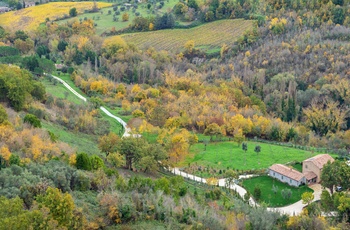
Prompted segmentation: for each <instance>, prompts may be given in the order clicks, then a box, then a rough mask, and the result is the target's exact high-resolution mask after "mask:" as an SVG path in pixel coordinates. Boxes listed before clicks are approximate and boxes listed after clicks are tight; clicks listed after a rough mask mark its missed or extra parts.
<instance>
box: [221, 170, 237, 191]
mask: <svg viewBox="0 0 350 230" xmlns="http://www.w3.org/2000/svg"><path fill="white" fill-rule="evenodd" d="M224 176H225V186H226V188H230V186H231V185H232V184H233V183H234V181H235V180H237V179H238V176H239V175H238V173H237V172H236V171H233V170H232V169H230V170H227V171H226V172H225V175H224Z"/></svg>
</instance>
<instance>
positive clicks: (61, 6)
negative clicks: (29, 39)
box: [0, 2, 112, 31]
mask: <svg viewBox="0 0 350 230" xmlns="http://www.w3.org/2000/svg"><path fill="white" fill-rule="evenodd" d="M111 5H112V4H111V3H106V2H98V3H97V6H98V7H99V8H104V7H108V6H111ZM73 7H75V8H76V9H77V11H78V14H80V13H83V12H84V10H90V9H92V7H93V2H52V3H47V4H42V5H38V6H33V7H28V8H25V9H22V10H18V11H11V12H8V13H4V14H0V26H3V27H5V28H7V29H12V30H15V31H16V30H26V31H30V30H34V29H36V28H37V27H38V26H39V25H40V23H43V22H45V20H46V18H49V19H50V20H55V19H58V18H62V17H63V16H64V15H69V10H70V9H71V8H73Z"/></svg>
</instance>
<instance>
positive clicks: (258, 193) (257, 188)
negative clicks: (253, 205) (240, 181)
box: [253, 186, 261, 201]
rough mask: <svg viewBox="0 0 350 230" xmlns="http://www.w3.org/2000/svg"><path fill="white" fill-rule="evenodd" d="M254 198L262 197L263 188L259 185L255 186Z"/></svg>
mask: <svg viewBox="0 0 350 230" xmlns="http://www.w3.org/2000/svg"><path fill="white" fill-rule="evenodd" d="M253 196H254V198H255V199H256V200H257V201H259V200H260V198H261V189H260V187H259V186H255V188H254V193H253Z"/></svg>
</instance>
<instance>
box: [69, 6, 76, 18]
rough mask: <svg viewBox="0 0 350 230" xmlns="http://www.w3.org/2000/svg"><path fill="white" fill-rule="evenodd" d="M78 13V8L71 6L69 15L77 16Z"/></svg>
mask: <svg viewBox="0 0 350 230" xmlns="http://www.w3.org/2000/svg"><path fill="white" fill-rule="evenodd" d="M77 14H78V12H77V8H75V7H74V8H71V9H70V10H69V15H70V16H71V17H75V16H77Z"/></svg>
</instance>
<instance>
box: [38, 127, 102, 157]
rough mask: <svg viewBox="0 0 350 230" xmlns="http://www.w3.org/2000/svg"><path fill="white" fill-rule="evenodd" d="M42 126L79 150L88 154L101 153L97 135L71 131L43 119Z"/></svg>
mask: <svg viewBox="0 0 350 230" xmlns="http://www.w3.org/2000/svg"><path fill="white" fill-rule="evenodd" d="M41 124H42V126H43V128H44V129H47V130H49V131H51V132H53V133H54V134H55V135H57V136H58V140H60V141H62V142H65V143H67V144H69V145H70V146H72V147H73V148H76V150H77V152H85V153H87V154H100V150H99V149H98V147H97V136H93V135H88V134H84V133H79V132H71V131H69V130H67V129H66V128H64V127H63V126H59V125H56V124H52V123H49V122H46V121H42V123H41Z"/></svg>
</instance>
